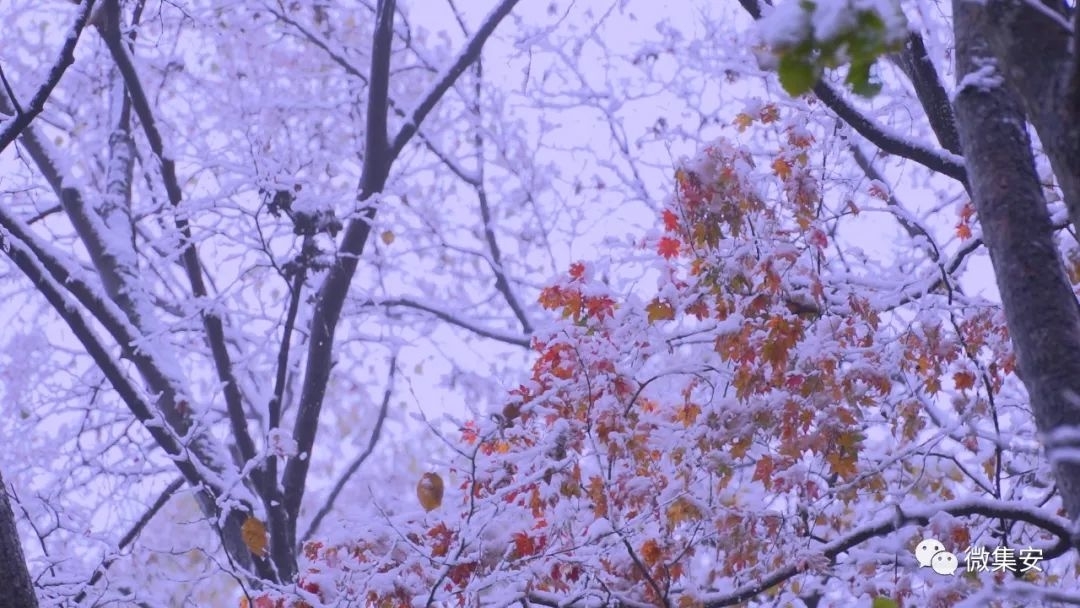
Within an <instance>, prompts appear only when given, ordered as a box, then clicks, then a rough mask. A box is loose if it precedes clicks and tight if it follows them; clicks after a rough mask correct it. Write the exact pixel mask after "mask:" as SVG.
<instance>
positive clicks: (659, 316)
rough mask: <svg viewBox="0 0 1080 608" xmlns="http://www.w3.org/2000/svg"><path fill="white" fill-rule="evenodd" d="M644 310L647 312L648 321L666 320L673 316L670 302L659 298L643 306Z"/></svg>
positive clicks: (673, 311)
mask: <svg viewBox="0 0 1080 608" xmlns="http://www.w3.org/2000/svg"><path fill="white" fill-rule="evenodd" d="M645 312H646V313H648V319H649V323H655V322H657V321H667V320H670V319H674V318H675V309H674V308H672V306H671V304H668V303H667V302H664V301H661V300H659V299H656V300H653V301H652V302H651V303H649V305H648V306H646V307H645Z"/></svg>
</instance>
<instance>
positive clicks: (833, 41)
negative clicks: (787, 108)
mask: <svg viewBox="0 0 1080 608" xmlns="http://www.w3.org/2000/svg"><path fill="white" fill-rule="evenodd" d="M799 4H800V7H801V8H802V10H803V11H806V12H807V13H808V15H807V17H808V19H807V21H809V16H810V15H812V14H813V12H814V11H815V10H817V6H818V5H817V3H815V2H812V1H810V0H802V1H801V2H800V3H799ZM851 10H852V11H855V12H856V15H855V19H854V23H853V24H852V25H851V26H850V27H847V28H844V29H843V30H841V31H839V32H836V34H835V35H833V36H832V37H830V38H829V39H827V40H819V39H817V38H815V36H814V35H813V33H812V32H811V31H810V28H807V33H806V37H805V39H804V40H802V41H801V42H799V43H798V44H795V45H789V46H786V47H784V48H775V49H773V51H774V52H775V53H776V54H777V55H778V56H779V59H780V62H779V68H778V71H779V76H780V84H781V85H782V86H783V87H784V90H785V91H787V92H788V93H789V94H791V95H802V94H803V93H806V92H807V91H809V90H810V89H812V88H813V87H814V85H815V84H816V83H817V81H818V79H819V78H820V77H821V74H822V73H823V72H824V71H825V69H827V68H830V69H831V68H837V67H840V66H842V65H845V64H846V65H847V66H848V74H847V78H846V79H845V83H846V84H847V85H848V86H849V87H851V90H852V91H854V92H855V93H856V94H858V95H862V96H865V97H872V96H874V95H876V94H877V93H878V92H879V91H880V90H881V83H880V82H878V81H877V79H876V78H875V77H874V75H873V73H872V69H871V68H872V67H873V65H874V63H875V62H877V60H878V58H879V57H881V56H882V55H884V54H886V53H890V52H893V51H896V50H898V49H899V47H900V45H901V44H902V42H903V37H901V36H898V35H897V34H898V33H897V32H896V31H895V30H890V29H889V28H887V27H886V25H885V21H884V20H883V19H882V17H881V15H879V14H878V13H877V12H876V11H873V10H868V9H856V8H854V7H853V8H852V9H851Z"/></svg>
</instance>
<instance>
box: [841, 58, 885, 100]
mask: <svg viewBox="0 0 1080 608" xmlns="http://www.w3.org/2000/svg"><path fill="white" fill-rule="evenodd" d="M872 65H873V61H870V62H852V64H851V68H850V69H849V70H848V75H847V78H846V79H844V81H845V82H847V83H848V84H849V85H851V90H852V91H854V92H855V94H856V95H862V96H863V97H873V96H874V95H877V94H878V93H880V92H881V83H880V82H877V81H875V80H874V79H873V78H872V77H871V76H870V67H871V66H872Z"/></svg>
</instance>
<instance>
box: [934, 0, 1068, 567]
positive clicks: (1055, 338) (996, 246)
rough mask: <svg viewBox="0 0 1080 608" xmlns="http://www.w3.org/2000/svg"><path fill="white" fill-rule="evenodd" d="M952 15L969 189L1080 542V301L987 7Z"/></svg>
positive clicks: (959, 8)
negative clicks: (991, 34) (992, 37)
mask: <svg viewBox="0 0 1080 608" xmlns="http://www.w3.org/2000/svg"><path fill="white" fill-rule="evenodd" d="M953 14H954V18H955V23H954V26H955V32H956V57H957V78H958V79H959V84H958V87H957V93H956V121H957V127H958V130H959V132H960V144H961V147H962V148H963V153H964V159H965V161H966V164H967V176H968V181H969V184H970V192H971V196H972V199H973V202H974V204H975V209H976V210H977V212H978V214H979V222H980V224H981V225H982V229H983V240H984V241H985V243H986V246H987V248H988V249H989V252H990V259H991V260H992V261H993V264H994V274H995V276H996V277H997V284H998V289H999V291H1000V293H1001V301H1002V304H1003V306H1004V309H1005V318H1006V320H1007V323H1008V328H1009V334H1010V336H1011V338H1012V342H1013V347H1014V350H1015V352H1016V358H1017V364H1018V366H1019V369H1020V374H1021V378H1023V381H1024V385H1025V386H1026V387H1027V390H1028V394H1029V395H1030V398H1031V409H1032V412H1033V413H1034V415H1035V422H1036V424H1037V425H1038V428H1039V431H1040V432H1041V433H1042V434H1043V437H1044V439H1043V441H1044V444H1045V447H1046V456H1047V458H1048V460H1049V461H1050V464H1051V465H1052V467H1053V470H1054V476H1055V478H1056V480H1057V486H1058V490H1059V493H1060V495H1061V499H1062V503H1063V504H1064V506H1065V509H1066V511H1067V512H1068V515H1069V518H1070V519H1071V520H1072V521H1073V522H1074V525H1073V538H1072V542H1073V546H1074V547H1080V543H1078V540H1080V539H1078V538H1077V534H1076V526H1075V522H1076V521H1077V518H1078V516H1080V456H1078V455H1080V309H1078V307H1077V302H1076V296H1075V295H1074V294H1073V290H1072V287H1071V285H1070V283H1069V280H1068V278H1067V276H1066V274H1065V269H1064V267H1063V265H1062V261H1061V256H1060V255H1059V253H1058V249H1057V245H1056V243H1055V241H1054V231H1053V226H1052V224H1051V221H1050V214H1049V211H1048V209H1047V204H1046V199H1045V197H1044V196H1043V193H1042V186H1041V185H1040V183H1039V179H1038V175H1037V174H1036V171H1035V160H1034V156H1033V153H1032V149H1031V140H1030V138H1029V137H1028V131H1027V120H1026V116H1025V114H1024V111H1023V109H1022V105H1021V103H1020V99H1019V98H1018V97H1017V96H1016V95H1015V93H1014V90H1013V89H1012V87H1010V86H1009V85H1008V84H1007V83H1006V79H1005V78H1004V74H1002V73H1000V72H998V71H996V69H995V67H994V66H996V65H998V63H997V59H996V58H995V55H994V53H993V52H992V49H991V48H990V44H989V42H988V35H987V30H988V23H987V22H986V14H985V9H984V7H982V6H981V5H977V4H975V3H972V2H965V1H964V0H954V2H953ZM1059 164H1060V163H1059ZM1059 177H1060V176H1059Z"/></svg>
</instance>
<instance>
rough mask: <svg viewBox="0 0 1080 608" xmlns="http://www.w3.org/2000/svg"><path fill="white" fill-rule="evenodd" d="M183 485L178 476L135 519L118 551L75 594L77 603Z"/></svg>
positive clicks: (106, 559)
mask: <svg viewBox="0 0 1080 608" xmlns="http://www.w3.org/2000/svg"><path fill="white" fill-rule="evenodd" d="M183 485H184V478H183V477H178V478H176V479H175V480H173V481H172V482H171V483H170V484H169V485H168V486H166V487H165V489H164V490H162V492H161V494H160V495H158V497H157V500H155V501H154V502H153V504H151V505H150V507H149V508H148V509H147V510H146V512H144V513H143V514H142V515H141V516H140V517H139V519H137V520H135V523H134V524H132V526H131V528H129V529H128V531H127V532H126V533H125V534H124V535H123V536H121V537H120V542H118V543H117V544H116V550H117V553H115V554H113V555H109V556H107V557H106V558H105V559H104V560H103V561H102V562H101V565H100V566H98V568H97V570H95V571H94V574H93V576H91V577H90V580H89V581H87V582H86V584H85V585H84V586H83V590H82V591H80V592H79V593H78V594H77V595H76V596H75V603H76V604H79V603H80V602H82V601H83V600H84V599H86V594H87V590H88V589H90V588H92V587H93V586H94V585H96V584H97V582H98V581H99V580H101V577H103V576H105V573H106V572H108V571H109V568H110V567H112V565H113V564H114V563H116V560H117V558H119V557H120V555H119V551H122V550H123V549H125V548H126V547H127V546H128V545H130V544H131V543H133V542H135V539H136V538H138V537H139V534H142V531H143V529H144V528H146V526H147V525H148V524H149V523H150V520H152V519H154V516H155V515H157V513H158V511H160V510H161V509H162V508H163V507H164V506H165V505H166V504H167V503H168V502H169V499H170V498H172V497H173V495H174V494H176V491H177V490H179V489H180V487H181V486H183Z"/></svg>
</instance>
